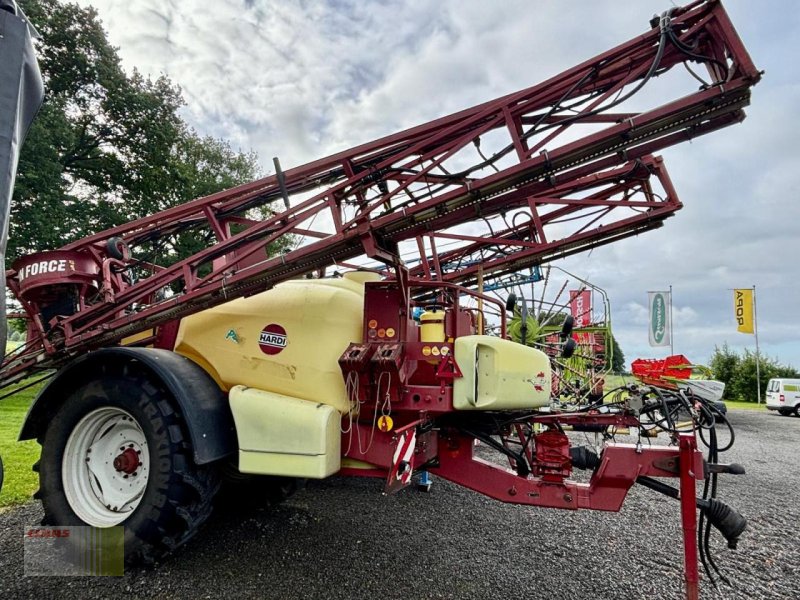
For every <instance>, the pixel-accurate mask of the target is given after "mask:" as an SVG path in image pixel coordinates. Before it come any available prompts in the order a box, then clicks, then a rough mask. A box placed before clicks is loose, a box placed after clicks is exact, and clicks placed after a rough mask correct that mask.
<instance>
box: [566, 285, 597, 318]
mask: <svg viewBox="0 0 800 600" xmlns="http://www.w3.org/2000/svg"><path fill="white" fill-rule="evenodd" d="M569 310H570V312H571V313H572V318H574V319H575V327H586V326H588V325H591V324H592V291H591V290H570V292H569Z"/></svg>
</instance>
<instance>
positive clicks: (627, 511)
mask: <svg viewBox="0 0 800 600" xmlns="http://www.w3.org/2000/svg"><path fill="white" fill-rule="evenodd" d="M730 417H731V420H732V422H733V423H734V425H735V427H736V431H737V441H736V445H735V446H734V448H733V449H732V450H731V451H730V452H727V453H725V454H724V455H723V456H722V460H723V461H725V462H740V463H742V464H744V465H745V466H746V467H747V470H748V472H747V475H744V476H739V477H734V476H725V477H724V479H722V478H721V487H720V494H719V496H720V498H721V499H723V500H725V501H727V502H728V503H729V504H731V505H732V506H734V507H736V508H737V509H739V510H740V511H741V512H742V513H743V514H744V515H745V516H746V517H747V518H748V519H749V525H748V530H747V532H746V533H745V535H744V536H743V539H742V541H741V543H740V545H739V549H738V550H736V551H730V550H727V549H726V548H725V547H724V546H725V545H724V542H722V541H721V540H720V539H719V536H715V537H716V538H717V539H716V540H715V543H714V544H713V548H714V550H715V556H716V558H717V562H718V564H720V566H721V567H722V569H723V571H724V572H725V573H727V574H728V576H729V577H730V578H731V580H732V583H733V587H727V586H723V587H721V588H720V589H719V590H715V589H714V588H713V587H712V586H711V585H710V584H709V583H708V582H705V581H703V582H701V587H702V597H704V598H748V599H750V600H754V599H757V598H800V533H799V532H798V521H800V469H798V466H797V463H798V442H800V419H798V418H786V417H779V416H777V415H775V414H762V413H756V412H751V411H731V414H730ZM380 489H381V485H380V484H379V483H378V482H376V481H370V480H358V479H343V478H341V479H340V478H332V479H329V480H326V481H322V482H312V483H310V484H309V485H308V487H307V488H306V489H305V490H303V491H301V492H300V493H298V494H297V495H296V496H294V497H293V498H292V499H291V500H290V501H288V502H287V503H286V504H284V505H283V506H280V507H278V508H274V509H253V510H251V511H249V512H242V511H236V512H228V513H221V512H220V513H217V514H216V516H215V517H214V518H213V519H212V520H211V522H210V523H209V524H208V526H207V527H206V528H205V529H204V531H203V532H202V533H201V534H200V535H199V536H198V537H196V538H195V539H194V540H193V541H192V542H190V544H189V546H188V547H187V548H185V549H184V550H183V551H181V552H180V553H179V554H178V555H177V556H174V557H172V558H171V559H170V560H168V561H166V562H165V563H164V564H162V565H160V566H159V567H158V568H156V569H154V570H134V571H129V572H128V573H126V575H125V576H124V577H115V578H112V577H93V578H92V577H71V578H70V577H25V576H23V572H22V531H23V528H24V527H25V526H28V525H35V524H37V523H38V521H39V519H40V518H41V510H40V508H39V505H38V504H36V503H34V504H28V505H25V506H22V507H19V508H16V509H13V510H9V511H6V512H4V513H2V514H0V598H56V597H57V598H59V599H67V598H80V599H85V598H125V597H128V598H218V597H222V596H226V597H227V596H231V597H242V598H298V597H303V598H379V599H381V600H384V599H388V598H503V597H507V598H521V597H523V596H524V597H527V598H596V599H600V598H614V599H626V598H642V597H645V596H650V597H653V598H681V597H682V591H681V581H682V566H681V562H682V545H681V538H680V527H679V511H678V503H677V502H676V501H674V500H670V499H667V498H664V497H662V496H660V495H657V494H655V493H654V492H651V491H649V490H646V489H643V488H638V487H637V488H636V489H634V490H633V491H632V492H631V493H630V495H629V496H628V499H627V501H626V503H625V506H624V508H623V510H622V511H621V512H620V513H619V514H605V513H599V512H591V511H581V512H576V513H570V512H567V511H557V510H546V509H536V508H522V507H516V506H509V505H504V504H501V503H499V502H495V501H493V500H490V499H488V498H484V497H482V496H479V495H478V494H475V493H472V492H469V491H467V490H465V489H462V488H459V487H457V486H455V485H452V484H449V483H448V482H445V481H441V480H436V481H435V483H434V486H433V489H432V491H431V493H430V494H424V493H420V492H417V491H415V490H411V489H409V490H405V491H403V492H401V493H399V494H397V495H395V496H391V497H383V496H381V494H380Z"/></svg>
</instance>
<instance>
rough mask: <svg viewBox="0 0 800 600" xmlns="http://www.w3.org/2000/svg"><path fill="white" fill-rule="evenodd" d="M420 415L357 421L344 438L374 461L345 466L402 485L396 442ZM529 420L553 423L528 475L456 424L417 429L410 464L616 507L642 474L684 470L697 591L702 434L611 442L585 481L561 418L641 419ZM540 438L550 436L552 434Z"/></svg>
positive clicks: (612, 423) (692, 591)
mask: <svg viewBox="0 0 800 600" xmlns="http://www.w3.org/2000/svg"><path fill="white" fill-rule="evenodd" d="M419 416H420V418H419V419H417V420H414V421H411V422H410V423H408V424H406V425H405V426H403V427H399V428H398V429H396V430H393V431H390V432H374V434H373V433H370V432H368V431H366V430H364V429H361V430H359V429H358V428H353V429H352V430H351V433H350V435H349V436H347V437H346V439H345V441H344V442H343V444H344V446H343V450H345V451H346V453H345V456H346V457H348V458H352V459H355V460H358V461H364V462H368V463H370V464H371V465H373V468H368V469H367V468H353V467H345V468H343V469H342V470H341V471H340V474H341V475H350V476H359V477H377V478H383V479H386V480H387V486H386V490H387V492H393V491H396V490H397V489H398V487H399V486H397V485H396V482H395V481H393V480H395V479H396V478H397V474H398V473H400V472H401V471H402V470H403V469H399V468H398V464H397V462H398V461H397V453H396V448H397V447H398V445H400V444H401V443H402V442H403V441H404V440H405V437H404V436H405V435H407V434H408V432H409V431H411V430H413V429H415V428H418V427H420V426H423V430H424V424H425V422H426V421H427V416H426V415H425V414H424V413H423V414H421V415H419ZM528 423H529V425H534V424H541V425H544V426H548V427H550V429H548V430H546V431H545V432H544V433H540V434H537V435H534V436H533V437H531V440H533V441H534V445H536V449H533V448H530V447H529V448H527V449H526V454H527V456H528V460H530V461H531V466H532V467H534V470H535V471H536V470H537V469H538V473H535V474H529V475H524V476H521V475H520V474H518V473H517V472H515V471H514V470H512V469H511V468H507V467H503V466H501V465H499V464H497V463H493V462H489V461H486V460H484V459H482V458H480V457H477V456H475V438H473V437H471V436H469V435H465V434H463V433H460V432H458V431H456V430H454V429H442V430H440V431H437V430H433V429H431V430H428V431H426V432H424V433H422V434H420V435H417V438H416V444H417V448H416V451H415V453H414V454H413V458H412V460H411V461H410V464H408V465H404V468H405V469H409V470H418V469H426V470H429V471H430V472H431V473H433V474H435V475H438V476H439V477H442V478H443V479H447V480H448V481H452V482H453V483H456V484H458V485H461V486H464V487H466V488H469V489H471V490H474V491H476V492H478V493H480V494H483V495H485V496H489V497H491V498H494V499H496V500H500V501H501V502H506V503H509V504H519V505H527V506H538V507H546V508H560V509H567V510H578V509H590V510H602V511H613V512H617V511H619V510H620V509H621V508H622V504H623V502H624V500H625V497H626V496H627V494H628V491H629V490H630V489H631V487H632V486H633V485H634V484H635V483H636V481H637V479H638V478H639V477H670V478H676V477H677V478H679V480H680V485H679V493H680V506H681V521H682V527H683V548H684V579H685V586H686V597H687V598H689V599H691V600H694V599H696V598H697V597H698V589H699V588H698V586H699V568H698V547H697V498H696V493H697V492H696V484H697V481H702V480H703V479H705V470H706V469H705V459H704V458H703V454H702V452H701V451H700V450H699V449H698V445H697V439H696V436H695V434H694V433H682V434H680V435H679V436H678V445H677V447H676V446H649V447H643V446H641V445H639V444H616V443H613V444H608V445H606V447H605V449H604V450H603V452H602V454H601V456H600V463H599V465H598V466H597V467H596V468H595V469H594V471H593V473H592V476H591V478H590V480H589V481H588V482H587V483H580V482H576V481H573V480H570V479H569V475H570V473H571V471H572V462H571V459H570V452H569V450H570V445H569V439H568V438H567V436H566V434H565V433H563V431H560V430H559V429H558V426H560V425H578V426H580V425H584V426H586V425H589V426H607V427H627V426H631V425H634V426H635V425H638V424H639V422H638V419H637V418H635V417H633V416H631V415H627V416H626V415H620V414H616V415H610V414H598V413H594V414H591V413H575V414H561V415H542V416H531V417H530V419H529V420H528ZM352 436H360V437H361V438H362V439H361V443H362V444H366V443H367V437H369V436H372V437H371V441H372V447H371V448H369V449H368V450H367V451H366V452H363V453H362V452H361V450H359V443H358V442H357V441H353V439H352ZM537 438H547V441H545V440H544V439H542V440H537ZM540 446H542V448H541V449H540ZM554 448H555V450H554Z"/></svg>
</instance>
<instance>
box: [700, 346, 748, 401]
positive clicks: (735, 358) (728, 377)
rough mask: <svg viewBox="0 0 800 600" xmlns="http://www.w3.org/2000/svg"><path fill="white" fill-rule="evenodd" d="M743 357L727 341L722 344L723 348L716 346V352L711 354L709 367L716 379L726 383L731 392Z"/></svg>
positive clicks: (726, 387)
mask: <svg viewBox="0 0 800 600" xmlns="http://www.w3.org/2000/svg"><path fill="white" fill-rule="evenodd" d="M740 362H741V358H740V357H739V355H738V354H737V353H736V352H734V351H733V350H731V349H730V348H729V347H728V344H727V342H726V343H724V344H722V348H720V347H718V346H714V354H712V355H711V361H710V362H709V365H708V366H709V368H710V369H711V372H712V373H713V374H714V379H718V380H719V381H721V382H722V383H724V384H725V389H726V390H728V393H730V390H731V385H732V382H733V380H734V378H735V376H736V371H737V369H738V368H739V363H740Z"/></svg>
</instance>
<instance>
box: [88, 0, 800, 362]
mask: <svg viewBox="0 0 800 600" xmlns="http://www.w3.org/2000/svg"><path fill="white" fill-rule="evenodd" d="M78 3H79V4H81V5H84V6H85V5H90V4H91V5H93V6H95V7H96V8H97V10H98V13H99V15H100V18H101V19H102V21H103V23H104V26H105V28H106V30H107V32H108V36H109V39H110V40H111V42H112V44H114V45H115V46H117V47H118V48H119V54H120V56H121V58H122V60H123V66H124V67H125V68H126V69H127V70H129V71H131V70H132V69H134V68H136V69H138V70H139V71H140V72H142V73H145V74H149V75H151V76H154V77H155V76H158V75H160V74H162V73H164V74H166V75H167V76H168V77H169V78H170V79H172V80H173V81H174V82H175V83H177V84H178V85H180V86H181V88H182V90H183V95H184V97H185V99H186V102H187V106H186V107H185V109H184V117H185V118H186V120H187V121H188V122H189V123H190V124H192V125H193V126H194V127H195V128H196V129H197V130H198V131H199V132H200V133H202V134H209V135H213V136H215V137H220V138H224V139H227V140H229V141H230V142H231V144H232V145H233V146H234V147H235V148H240V149H242V150H244V151H249V150H254V151H255V152H256V153H257V154H258V155H259V157H260V161H261V164H262V166H263V170H264V172H265V173H270V172H271V170H272V157H273V156H279V157H280V160H281V164H282V167H283V168H284V169H288V168H291V167H292V166H297V165H300V164H303V163H305V162H309V161H311V160H314V159H317V158H320V157H323V156H326V155H328V154H331V153H333V152H335V151H338V150H342V149H345V148H348V147H351V146H354V145H356V144H358V143H362V142H366V141H369V140H371V139H373V138H377V137H379V136H382V135H386V134H389V133H392V132H394V131H398V130H400V129H403V128H406V127H409V126H412V125H416V124H418V123H422V122H425V121H428V120H431V119H434V118H437V117H440V116H443V115H446V114H449V113H451V112H454V111H456V110H459V109H462V108H466V107H469V106H472V105H474V104H477V103H479V102H483V101H486V100H490V99H492V98H495V97H498V96H501V95H504V94H507V93H510V92H513V91H515V90H518V89H521V88H524V87H528V86H530V85H533V84H535V83H537V82H539V81H541V80H543V79H545V78H547V77H549V76H552V75H554V74H556V73H558V72H560V71H562V70H564V69H567V68H569V67H571V66H573V65H575V64H577V63H579V62H581V61H582V60H585V59H587V58H590V57H592V56H594V55H596V54H598V53H600V52H603V51H605V50H607V49H609V48H611V47H613V46H615V45H617V44H619V43H622V42H624V41H626V40H628V39H630V38H632V37H634V36H636V35H639V34H641V33H644V32H645V31H646V30H647V29H648V28H649V25H648V21H649V19H650V17H651V16H652V15H653V14H655V13H661V12H663V11H664V10H666V9H668V8H669V7H670V6H672V5H673V3H671V2H670V1H669V0H639V1H637V2H635V3H632V2H620V1H619V0H616V1H615V0H591V1H590V0H576V1H574V2H570V3H563V2H556V1H555V0H544V1H540V2H538V3H536V5H535V8H534V7H533V6H534V5H533V3H531V2H530V1H529V0H508V1H503V2H486V1H485V0H442V1H437V2H430V1H427V2H426V1H423V0H382V1H377V0H376V1H372V2H358V1H356V0H328V1H316V2H315V1H311V0H305V1H289V0H281V1H277V0H227V1H221V2H216V3H213V4H209V3H208V2H200V1H198V0H181V1H180V2H179V1H178V0H136V2H130V0H91V1H86V0H78ZM724 5H725V7H726V8H727V10H728V12H729V14H730V16H731V19H732V21H733V23H734V25H735V26H736V27H737V30H738V31H739V33H740V35H741V37H742V39H743V41H744V43H745V45H746V46H747V48H748V50H749V52H750V55H751V56H752V58H753V60H754V62H755V64H756V65H757V66H758V67H759V68H761V69H764V70H765V71H766V73H765V75H764V78H763V79H762V81H761V82H760V83H759V84H758V85H757V86H756V87H755V89H754V91H753V99H752V105H751V106H750V107H749V108H748V109H747V110H746V112H747V115H748V117H747V119H746V120H745V121H744V122H743V123H742V124H739V125H736V126H733V127H730V128H726V129H723V130H722V131H720V132H715V133H712V134H710V135H708V136H704V137H702V138H699V139H697V140H693V141H692V142H691V143H684V144H680V145H677V146H674V147H672V148H669V149H667V150H665V151H663V152H662V153H661V154H662V155H663V156H664V158H665V160H666V162H667V165H668V167H669V172H670V176H671V178H672V181H673V183H674V185H675V188H676V189H677V192H678V195H679V197H680V199H681V201H682V202H683V204H684V208H683V209H682V210H681V211H679V212H678V213H677V214H676V216H674V217H673V218H671V219H669V220H667V221H666V223H665V225H664V227H662V228H661V229H658V230H655V231H651V232H647V233H644V234H642V235H640V236H638V237H635V238H629V239H625V240H622V241H618V242H615V243H613V244H610V245H607V246H604V247H601V248H596V249H594V250H593V251H591V252H590V253H585V254H583V255H580V256H576V257H571V258H568V259H564V260H561V261H558V262H556V263H554V264H556V265H558V266H560V267H562V268H564V269H567V270H568V271H571V272H573V273H575V274H576V275H578V276H580V277H583V278H585V279H588V280H590V281H591V282H592V283H594V284H596V285H597V286H599V287H601V288H603V289H604V290H605V291H606V292H607V293H608V295H609V297H610V301H611V306H612V319H613V328H614V333H615V336H616V337H617V340H618V341H619V343H620V345H621V347H622V349H623V351H624V352H625V355H626V359H627V360H628V361H630V360H632V359H635V358H637V357H642V358H661V357H664V356H666V355H668V354H669V348H651V347H649V346H648V336H647V327H648V309H647V291H649V290H665V289H667V288H668V287H669V286H670V285H671V286H672V288H673V333H674V349H675V352H676V353H682V354H685V355H686V356H687V357H689V359H690V360H692V361H693V362H695V363H700V364H702V363H705V362H707V361H708V360H709V358H710V356H711V354H712V353H713V351H714V348H715V346H721V345H722V344H723V343H727V344H728V345H729V346H730V347H731V348H733V349H735V350H740V351H741V350H742V349H744V348H748V349H750V350H755V341H754V336H752V335H745V334H741V333H737V332H736V325H735V321H734V315H733V299H732V297H733V295H732V294H733V293H732V288H745V287H751V286H753V285H755V286H756V300H757V319H758V332H759V342H760V349H761V352H762V353H763V354H766V355H768V356H770V357H773V358H777V359H778V360H779V361H780V362H782V363H786V364H791V365H793V366H794V367H796V368H800V314H798V305H799V304H800V268H798V257H800V202H798V200H797V198H796V196H797V193H798V190H800V145H798V137H799V136H798V133H800V126H798V113H797V107H798V106H800V69H799V68H798V64H797V56H798V54H799V52H798V51H799V50H800V11H797V10H796V8H797V7H796V3H794V2H791V1H790V0H769V1H765V2H752V1H749V0H727V1H726V2H724ZM652 93H655V92H652Z"/></svg>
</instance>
